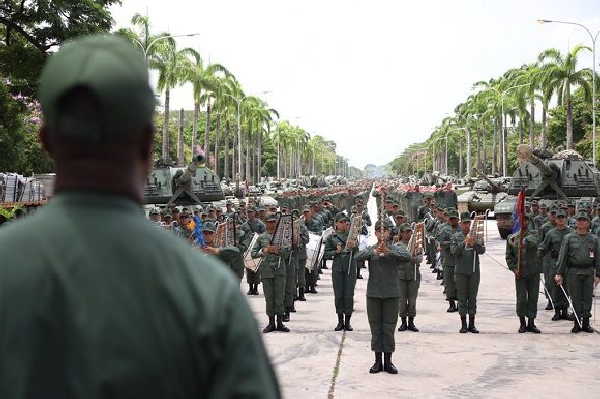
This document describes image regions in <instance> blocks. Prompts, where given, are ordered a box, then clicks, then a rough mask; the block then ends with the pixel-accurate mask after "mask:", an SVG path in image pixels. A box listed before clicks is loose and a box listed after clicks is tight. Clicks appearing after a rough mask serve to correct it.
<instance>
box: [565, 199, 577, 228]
mask: <svg viewBox="0 0 600 399" xmlns="http://www.w3.org/2000/svg"><path fill="white" fill-rule="evenodd" d="M567 226H568V227H569V228H570V229H573V230H575V227H577V218H576V217H575V203H574V202H573V201H569V203H568V204H567Z"/></svg>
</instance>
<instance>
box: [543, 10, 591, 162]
mask: <svg viewBox="0 0 600 399" xmlns="http://www.w3.org/2000/svg"><path fill="white" fill-rule="evenodd" d="M538 22H539V23H540V24H548V23H555V24H565V25H576V26H579V27H580V28H583V29H585V31H586V32H587V34H588V35H589V36H590V39H592V161H593V162H594V165H596V40H597V39H598V34H600V31H598V32H596V35H593V34H592V32H591V31H590V30H589V29H588V27H587V26H585V25H583V24H580V23H577V22H569V21H553V20H550V19H538Z"/></svg>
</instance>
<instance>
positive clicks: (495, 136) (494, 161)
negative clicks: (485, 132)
mask: <svg viewBox="0 0 600 399" xmlns="http://www.w3.org/2000/svg"><path fill="white" fill-rule="evenodd" d="M498 136H499V134H498V121H497V120H495V121H494V134H493V139H492V174H493V175H495V174H496V170H497V169H496V167H497V166H498ZM483 151H484V152H485V149H484V150H483Z"/></svg>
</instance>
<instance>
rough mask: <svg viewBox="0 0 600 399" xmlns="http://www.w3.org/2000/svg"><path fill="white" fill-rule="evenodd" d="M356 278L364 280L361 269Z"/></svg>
mask: <svg viewBox="0 0 600 399" xmlns="http://www.w3.org/2000/svg"><path fill="white" fill-rule="evenodd" d="M356 278H357V279H359V280H362V279H363V276H362V275H361V274H360V269H358V274H357V275H356Z"/></svg>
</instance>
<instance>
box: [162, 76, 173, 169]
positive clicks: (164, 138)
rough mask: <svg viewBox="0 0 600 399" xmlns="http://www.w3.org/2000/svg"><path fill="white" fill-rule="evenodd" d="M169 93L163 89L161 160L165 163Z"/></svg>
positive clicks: (167, 140)
mask: <svg viewBox="0 0 600 399" xmlns="http://www.w3.org/2000/svg"><path fill="white" fill-rule="evenodd" d="M170 97H171V93H170V91H169V88H168V87H167V88H166V89H165V109H164V115H163V116H164V120H163V131H162V160H163V161H165V162H168V161H169V150H170V148H169V100H170Z"/></svg>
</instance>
